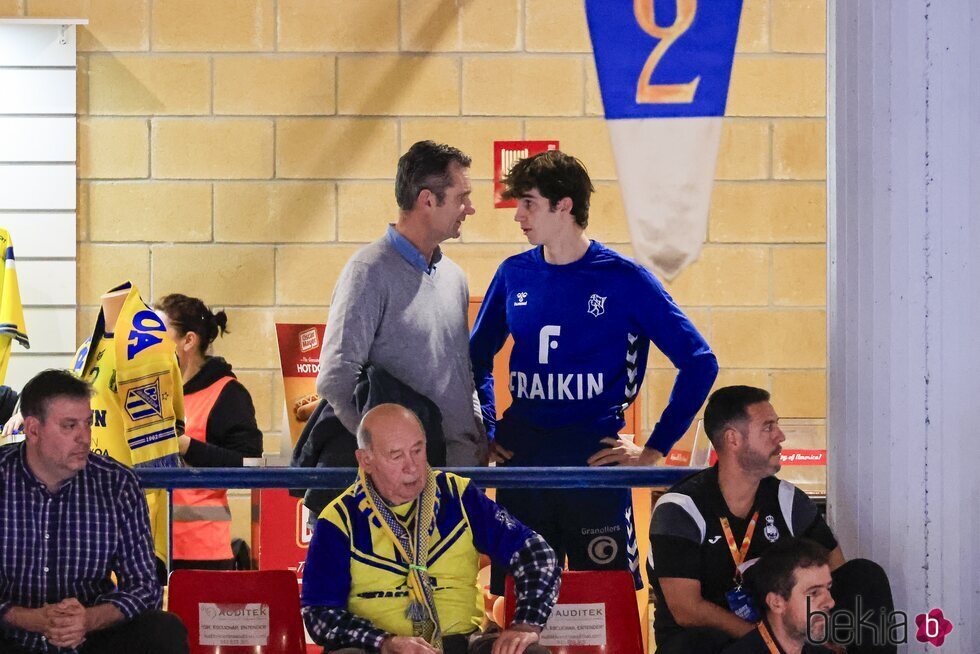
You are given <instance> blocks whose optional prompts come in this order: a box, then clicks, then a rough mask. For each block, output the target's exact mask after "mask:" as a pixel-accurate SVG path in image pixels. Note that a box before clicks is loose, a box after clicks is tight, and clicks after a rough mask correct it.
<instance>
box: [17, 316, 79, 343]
mask: <svg viewBox="0 0 980 654" xmlns="http://www.w3.org/2000/svg"><path fill="white" fill-rule="evenodd" d="M24 323H25V325H26V327H27V338H28V339H29V340H30V342H31V353H32V354H64V353H66V352H67V353H71V352H74V351H75V309H74V308H73V307H72V308H40V307H33V308H30V307H29V308H27V309H24Z"/></svg>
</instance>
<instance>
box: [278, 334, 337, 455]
mask: <svg viewBox="0 0 980 654" xmlns="http://www.w3.org/2000/svg"><path fill="white" fill-rule="evenodd" d="M325 328H326V325H324V324H294V323H276V338H277V339H278V341H279V365H280V367H281V368H282V386H283V390H284V392H285V398H286V420H287V421H288V423H289V435H290V438H291V439H292V443H293V445H295V444H296V441H297V440H299V435H300V433H301V432H302V431H303V425H304V424H305V423H306V421H307V420H308V419H309V417H310V414H311V413H313V409H315V408H316V405H317V403H318V402H319V401H320V396H319V395H317V394H316V376H317V374H318V373H319V372H320V348H321V347H322V345H323V332H324V330H325Z"/></svg>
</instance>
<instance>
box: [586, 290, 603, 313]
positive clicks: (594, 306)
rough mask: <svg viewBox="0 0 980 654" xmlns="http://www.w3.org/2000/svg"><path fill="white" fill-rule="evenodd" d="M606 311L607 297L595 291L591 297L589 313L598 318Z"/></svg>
mask: <svg viewBox="0 0 980 654" xmlns="http://www.w3.org/2000/svg"><path fill="white" fill-rule="evenodd" d="M605 312H606V298H604V297H602V296H601V295H597V294H595V293H593V294H592V296H591V297H590V298H589V313H591V314H592V315H593V316H595V317H596V318H598V317H599V316H601V315H602V314H604V313H605Z"/></svg>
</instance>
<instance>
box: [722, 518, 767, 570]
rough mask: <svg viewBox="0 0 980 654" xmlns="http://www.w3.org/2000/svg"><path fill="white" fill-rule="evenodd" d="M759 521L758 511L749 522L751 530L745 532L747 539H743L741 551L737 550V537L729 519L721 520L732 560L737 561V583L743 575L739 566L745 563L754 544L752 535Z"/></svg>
mask: <svg viewBox="0 0 980 654" xmlns="http://www.w3.org/2000/svg"><path fill="white" fill-rule="evenodd" d="M758 519H759V512H758V511H756V512H755V513H753V514H752V519H751V520H750V521H749V528H748V529H746V530H745V538H743V539H742V547H741V548H740V549H736V548H735V535H734V534H733V533H732V528H731V527H730V526H729V525H728V518H724V517H722V518H721V530H722V532H723V533H724V534H725V540H726V541H728V549H729V550H731V552H732V560H733V561H735V581H736V582H738V580H739V579H741V578H742V573H741V572H739V570H738V566H740V565H742V563H744V562H745V556H746V555H747V554H748V553H749V545H751V544H752V535H753V534H755V523H756V521H757V520H758Z"/></svg>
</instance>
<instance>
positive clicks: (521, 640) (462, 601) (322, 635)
mask: <svg viewBox="0 0 980 654" xmlns="http://www.w3.org/2000/svg"><path fill="white" fill-rule="evenodd" d="M357 440H358V447H359V449H358V451H357V460H358V463H359V465H360V468H359V474H358V479H357V481H356V482H354V484H353V485H352V486H351V487H350V488H348V489H347V490H346V491H345V492H344V493H343V494H342V495H341V496H340V497H338V498H337V499H335V500H334V501H333V502H332V503H330V504H329V505H328V506H327V507H326V508H325V509H324V510H323V513H321V514H320V518H319V520H317V523H316V527H315V529H314V533H313V540H312V542H311V543H310V549H309V553H308V555H307V559H306V568H305V571H304V574H303V617H304V619H305V621H306V626H307V628H308V629H309V631H310V634H311V635H312V636H313V639H314V640H315V641H316V642H318V643H320V644H322V645H325V646H326V648H327V651H328V652H338V653H339V652H343V653H344V654H355V653H359V652H381V653H382V654H402V653H406V654H434V653H436V652H444V653H445V654H477V653H479V654H490V652H491V651H492V652H493V654H524V653H525V652H526V653H527V654H539V653H543V652H547V651H548V650H547V649H545V648H544V647H542V646H541V645H539V644H538V634H539V633H540V632H541V629H542V628H543V627H544V624H545V622H547V620H548V617H549V616H550V615H551V610H552V608H553V607H554V604H555V601H556V599H557V597H558V588H559V583H560V575H561V571H560V567H559V565H558V561H557V560H556V558H555V553H554V551H553V550H552V549H551V547H550V546H549V545H548V544H547V543H546V542H545V541H544V539H543V538H541V536H540V535H538V534H536V533H535V532H533V531H531V530H530V529H528V528H527V527H525V526H524V525H522V524H521V523H519V522H518V521H517V520H515V519H514V518H513V517H512V516H511V515H510V514H509V513H507V511H506V510H505V509H503V508H502V507H500V506H498V505H497V504H495V503H494V502H493V501H491V500H490V499H488V498H487V497H486V495H484V494H483V492H482V491H481V490H480V489H478V488H477V487H476V486H475V485H474V484H472V483H471V482H470V480H468V479H464V478H463V477H459V476H456V475H454V474H452V473H448V472H442V471H436V470H431V469H430V468H429V467H428V464H427V463H426V455H425V433H424V432H423V430H422V425H421V423H420V422H419V420H418V418H416V416H415V415H414V414H413V413H412V412H410V411H409V410H408V409H405V408H404V407H400V406H397V405H394V404H383V405H380V406H378V407H375V408H374V409H372V410H371V411H369V412H368V413H367V414H366V415H365V416H364V419H363V420H362V422H361V425H360V427H359V429H358V433H357ZM481 553H483V554H487V555H489V556H490V558H491V559H493V560H494V561H495V562H497V563H499V564H500V565H504V566H507V567H508V569H509V570H510V571H511V574H512V575H513V576H514V581H515V587H516V589H517V612H516V615H515V619H514V624H512V625H511V626H510V627H509V628H507V629H505V630H503V631H502V632H497V633H493V634H484V635H481V634H480V633H479V632H478V630H479V627H480V623H481V619H482V616H483V612H482V610H481V606H482V595H481V593H480V590H479V589H478V588H477V586H476V575H477V571H478V567H479V559H480V554H481Z"/></svg>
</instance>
